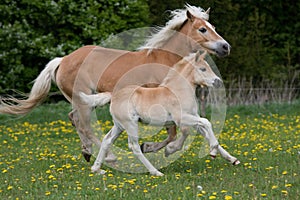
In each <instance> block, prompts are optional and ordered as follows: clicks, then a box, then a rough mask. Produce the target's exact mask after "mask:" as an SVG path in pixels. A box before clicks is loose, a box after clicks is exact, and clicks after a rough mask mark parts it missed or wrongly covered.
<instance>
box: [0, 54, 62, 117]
mask: <svg viewBox="0 0 300 200" xmlns="http://www.w3.org/2000/svg"><path fill="white" fill-rule="evenodd" d="M61 60H62V58H55V59H53V60H51V61H50V62H49V63H48V64H47V65H46V67H45V69H44V70H43V71H42V72H41V73H40V74H39V76H38V77H37V78H36V79H35V81H34V84H33V86H32V89H31V91H30V94H29V96H28V98H27V99H17V98H14V97H8V98H2V99H1V98H0V103H1V104H0V113H4V114H14V115H20V114H27V113H28V112H30V111H31V110H32V109H33V108H35V107H36V106H38V105H39V104H40V103H41V102H42V101H43V100H44V99H45V98H46V97H47V95H48V93H49V91H50V88H51V82H52V81H54V82H55V72H56V69H57V68H58V66H59V65H60V63H61Z"/></svg>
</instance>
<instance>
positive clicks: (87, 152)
mask: <svg viewBox="0 0 300 200" xmlns="http://www.w3.org/2000/svg"><path fill="white" fill-rule="evenodd" d="M82 109H83V108H79V110H80V111H81V112H82ZM86 112H87V113H86V119H85V122H83V121H82V120H80V118H79V113H78V110H77V109H73V110H72V111H71V112H70V113H69V115H68V116H69V119H70V120H71V122H72V125H73V126H74V127H75V128H76V130H77V133H78V135H79V138H80V141H81V148H82V150H81V151H82V155H83V157H84V159H85V160H86V161H87V162H90V158H91V155H92V144H93V142H92V141H90V139H89V138H88V137H87V133H86V132H87V131H88V130H90V129H91V128H90V127H89V126H90V115H88V110H87V111H86ZM83 123H85V124H83Z"/></svg>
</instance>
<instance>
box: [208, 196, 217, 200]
mask: <svg viewBox="0 0 300 200" xmlns="http://www.w3.org/2000/svg"><path fill="white" fill-rule="evenodd" d="M216 198H217V197H216V196H209V197H208V199H216Z"/></svg>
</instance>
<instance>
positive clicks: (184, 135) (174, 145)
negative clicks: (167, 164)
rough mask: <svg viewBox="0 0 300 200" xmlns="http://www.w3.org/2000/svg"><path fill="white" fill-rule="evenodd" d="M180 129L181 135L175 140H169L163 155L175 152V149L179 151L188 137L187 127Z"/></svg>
mask: <svg viewBox="0 0 300 200" xmlns="http://www.w3.org/2000/svg"><path fill="white" fill-rule="evenodd" d="M180 130H181V132H182V135H181V137H180V138H178V139H177V140H174V141H172V142H170V143H169V144H168V145H167V146H166V148H165V156H166V157H168V156H169V155H171V154H173V153H175V152H176V151H179V150H181V149H182V147H183V144H184V142H185V140H186V138H187V137H188V135H189V133H188V127H180Z"/></svg>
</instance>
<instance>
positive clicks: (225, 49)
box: [215, 42, 231, 57]
mask: <svg viewBox="0 0 300 200" xmlns="http://www.w3.org/2000/svg"><path fill="white" fill-rule="evenodd" d="M217 46H218V47H217V48H216V50H215V52H216V54H217V56H219V57H225V56H228V55H229V54H230V48H231V47H230V45H229V44H228V43H227V42H219V43H218V45H217Z"/></svg>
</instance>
